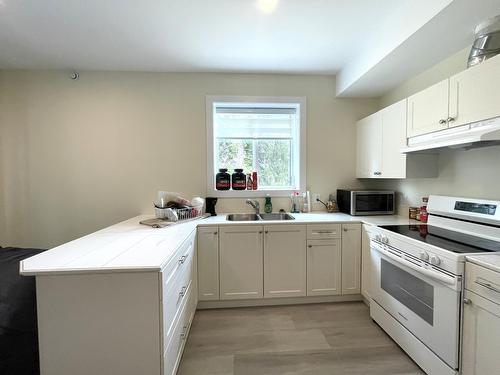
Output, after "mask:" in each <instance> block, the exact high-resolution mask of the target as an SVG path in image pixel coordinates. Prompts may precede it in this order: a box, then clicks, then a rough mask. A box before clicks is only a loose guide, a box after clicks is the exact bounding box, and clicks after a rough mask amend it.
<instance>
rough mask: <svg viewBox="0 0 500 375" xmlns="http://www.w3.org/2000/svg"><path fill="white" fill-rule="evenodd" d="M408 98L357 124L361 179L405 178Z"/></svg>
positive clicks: (358, 172)
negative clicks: (403, 151) (404, 149)
mask: <svg viewBox="0 0 500 375" xmlns="http://www.w3.org/2000/svg"><path fill="white" fill-rule="evenodd" d="M405 146H406V99H405V100H401V101H400V102H397V103H395V104H393V105H391V106H389V107H387V108H384V109H383V110H381V111H379V112H377V113H374V114H373V115H371V116H368V117H366V118H364V119H362V120H360V121H358V123H357V170H356V177H358V178H405V177H406V155H404V154H402V153H401V149H402V148H403V147H405Z"/></svg>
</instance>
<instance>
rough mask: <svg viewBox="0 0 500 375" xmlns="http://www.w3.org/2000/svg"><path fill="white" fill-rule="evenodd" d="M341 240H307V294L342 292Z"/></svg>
mask: <svg viewBox="0 0 500 375" xmlns="http://www.w3.org/2000/svg"><path fill="white" fill-rule="evenodd" d="M341 259H342V242H341V240H340V239H333V240H308V241H307V295H308V296H324V295H339V294H341V292H342V288H341V285H342V279H341V272H342V262H341Z"/></svg>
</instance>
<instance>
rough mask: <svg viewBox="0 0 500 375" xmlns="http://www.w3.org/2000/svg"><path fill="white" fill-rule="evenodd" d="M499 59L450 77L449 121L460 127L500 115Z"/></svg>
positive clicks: (495, 58)
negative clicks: (499, 89)
mask: <svg viewBox="0 0 500 375" xmlns="http://www.w3.org/2000/svg"><path fill="white" fill-rule="evenodd" d="M499 86H500V56H497V57H494V58H492V59H489V60H487V61H485V62H483V63H481V64H479V65H477V66H474V67H472V68H470V69H467V70H465V71H463V72H461V73H459V74H457V75H455V76H453V77H451V78H450V118H449V119H450V122H449V126H450V127H453V126H459V125H464V124H469V123H471V122H476V121H481V120H487V119H491V118H493V117H498V116H500V106H499V105H498V103H499V101H500V93H499V91H498V87H499Z"/></svg>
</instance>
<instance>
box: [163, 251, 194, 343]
mask: <svg viewBox="0 0 500 375" xmlns="http://www.w3.org/2000/svg"><path fill="white" fill-rule="evenodd" d="M185 266H186V269H185V270H184V271H182V272H179V273H178V274H177V275H176V279H175V280H172V282H169V283H168V284H167V285H166V286H165V285H164V289H163V302H162V303H163V337H164V340H165V342H167V341H168V340H169V338H170V336H171V335H172V330H173V328H174V322H175V319H176V317H177V316H178V314H179V313H180V307H181V306H182V304H183V302H184V301H185V299H186V298H187V296H188V294H190V293H191V291H192V290H193V289H194V288H193V287H194V285H193V257H192V256H191V257H189V258H188V260H186V263H185Z"/></svg>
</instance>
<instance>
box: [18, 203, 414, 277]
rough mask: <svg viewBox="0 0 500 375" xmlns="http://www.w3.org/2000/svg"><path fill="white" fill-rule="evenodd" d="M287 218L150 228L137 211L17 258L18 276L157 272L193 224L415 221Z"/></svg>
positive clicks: (208, 221) (221, 219)
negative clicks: (129, 215)
mask: <svg viewBox="0 0 500 375" xmlns="http://www.w3.org/2000/svg"><path fill="white" fill-rule="evenodd" d="M292 215H293V216H294V217H295V220H292V221H257V222H248V221H247V222H241V221H240V222H229V221H227V220H226V215H218V216H213V217H208V218H205V219H200V220H194V221H189V222H186V223H180V224H175V225H170V226H168V227H165V228H160V229H155V228H151V227H148V226H145V225H141V224H139V221H141V220H144V219H148V218H152V216H151V215H141V216H137V217H134V218H131V219H129V220H126V221H123V222H121V223H118V224H115V225H112V226H110V227H107V228H104V229H102V230H99V231H97V232H95V233H91V234H89V235H87V236H84V237H81V238H78V239H76V240H74V241H71V242H68V243H65V244H63V245H60V246H57V247H55V248H53V249H51V250H48V251H45V252H43V253H41V254H38V255H35V256H33V257H31V258H28V259H25V260H23V261H22V262H21V265H20V272H21V274H23V275H42V274H66V273H96V272H130V271H134V272H139V271H159V270H160V269H161V268H162V267H163V266H164V265H165V264H166V263H167V262H168V261H169V260H170V259H171V257H172V256H173V254H174V253H175V251H176V250H177V248H178V247H179V246H180V245H181V244H182V242H184V241H185V240H186V239H187V238H188V236H189V234H190V233H192V232H193V231H194V230H195V229H196V227H197V226H207V225H269V224H273V225H274V224H314V223H356V222H358V223H359V222H362V223H366V224H370V225H396V224H410V223H418V222H416V221H414V220H409V219H408V218H405V217H402V216H397V215H387V216H356V217H354V216H349V215H346V214H341V213H333V214H329V213H310V214H292Z"/></svg>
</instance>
